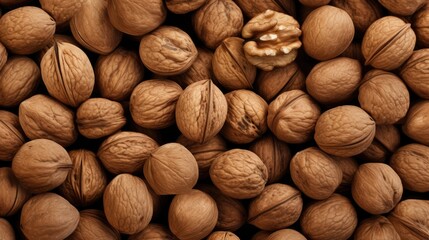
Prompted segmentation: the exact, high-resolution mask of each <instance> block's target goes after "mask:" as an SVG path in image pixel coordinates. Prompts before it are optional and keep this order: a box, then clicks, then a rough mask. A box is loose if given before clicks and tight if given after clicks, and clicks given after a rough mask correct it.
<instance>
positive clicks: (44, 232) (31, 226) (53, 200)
mask: <svg viewBox="0 0 429 240" xmlns="http://www.w3.org/2000/svg"><path fill="white" fill-rule="evenodd" d="M78 223H79V212H78V210H77V209H76V208H75V207H73V205H71V204H70V203H69V202H67V200H65V199H64V198H63V197H61V196H60V195H57V194H55V193H42V194H38V195H36V196H34V197H32V198H30V200H28V201H27V202H26V203H25V204H24V206H23V207H22V212H21V220H20V228H21V231H22V233H23V234H24V235H25V237H26V238H27V239H52V240H62V239H65V238H66V237H68V236H70V235H71V234H72V233H73V231H74V230H75V229H76V227H77V225H78Z"/></svg>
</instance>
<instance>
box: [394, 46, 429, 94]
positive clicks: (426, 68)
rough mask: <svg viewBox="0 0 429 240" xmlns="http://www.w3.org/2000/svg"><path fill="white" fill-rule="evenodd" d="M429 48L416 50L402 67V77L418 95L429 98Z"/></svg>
mask: <svg viewBox="0 0 429 240" xmlns="http://www.w3.org/2000/svg"><path fill="white" fill-rule="evenodd" d="M428 72H429V49H420V50H416V51H414V53H413V54H412V55H411V57H410V58H409V59H408V60H407V62H405V63H404V65H403V66H402V68H401V78H402V79H403V80H404V82H405V83H406V84H407V86H408V87H409V88H411V89H412V90H413V92H415V93H416V94H417V95H418V96H420V97H422V98H424V99H429V77H428Z"/></svg>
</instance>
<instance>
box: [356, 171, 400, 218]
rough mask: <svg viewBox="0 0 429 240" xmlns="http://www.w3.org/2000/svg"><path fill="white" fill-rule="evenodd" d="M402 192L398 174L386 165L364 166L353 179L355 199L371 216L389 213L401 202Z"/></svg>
mask: <svg viewBox="0 0 429 240" xmlns="http://www.w3.org/2000/svg"><path fill="white" fill-rule="evenodd" d="M402 192H403V188H402V183H401V179H400V178H399V176H398V174H397V173H396V172H395V171H394V170H393V169H392V168H391V167H390V166H389V165H387V164H384V163H365V164H362V165H360V166H359V168H358V170H357V171H356V173H355V175H354V178H353V183H352V195H353V199H354V200H355V202H356V203H357V204H358V205H359V206H360V207H361V208H362V209H363V210H365V211H367V212H369V213H371V214H384V213H388V212H389V211H390V210H392V209H393V208H394V207H395V206H396V204H398V202H399V201H400V200H401V197H402Z"/></svg>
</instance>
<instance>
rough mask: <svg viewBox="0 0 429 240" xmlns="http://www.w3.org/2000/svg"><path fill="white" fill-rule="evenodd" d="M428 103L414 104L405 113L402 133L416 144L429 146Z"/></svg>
mask: <svg viewBox="0 0 429 240" xmlns="http://www.w3.org/2000/svg"><path fill="white" fill-rule="evenodd" d="M428 119H429V101H421V102H417V103H416V104H414V105H413V106H412V107H411V108H410V109H409V110H408V113H407V117H406V119H405V123H404V124H403V125H402V131H403V132H404V133H405V134H406V135H408V137H410V138H412V139H414V140H415V141H417V142H420V143H423V144H425V145H427V146H429V120H428Z"/></svg>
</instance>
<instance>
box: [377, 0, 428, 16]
mask: <svg viewBox="0 0 429 240" xmlns="http://www.w3.org/2000/svg"><path fill="white" fill-rule="evenodd" d="M379 2H380V3H381V4H382V5H383V6H384V7H385V8H387V10H389V11H390V12H392V13H394V14H398V15H402V16H409V15H412V14H413V13H414V12H416V11H417V10H418V9H419V8H420V7H422V6H423V5H425V4H426V3H427V2H426V1H424V0H407V1H405V0H380V1H379Z"/></svg>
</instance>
